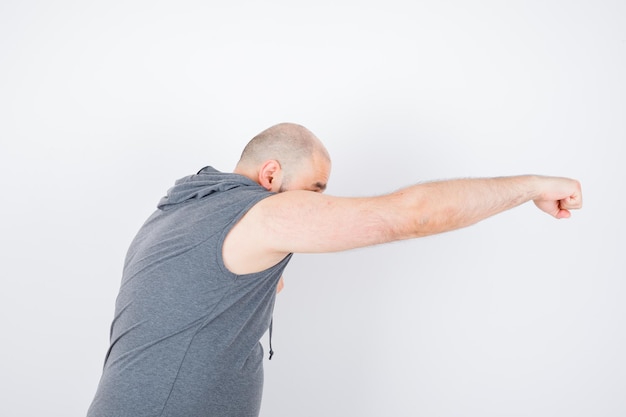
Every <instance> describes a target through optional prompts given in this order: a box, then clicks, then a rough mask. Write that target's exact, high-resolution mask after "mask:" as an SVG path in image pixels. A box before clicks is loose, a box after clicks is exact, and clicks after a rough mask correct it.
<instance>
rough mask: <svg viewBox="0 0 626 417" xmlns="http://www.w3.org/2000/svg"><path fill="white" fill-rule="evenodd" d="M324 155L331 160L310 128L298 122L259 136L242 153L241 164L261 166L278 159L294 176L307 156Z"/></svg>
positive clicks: (278, 126) (283, 124)
mask: <svg viewBox="0 0 626 417" xmlns="http://www.w3.org/2000/svg"><path fill="white" fill-rule="evenodd" d="M316 154H320V155H322V156H324V157H326V158H327V159H328V160H330V157H329V156H328V152H327V151H326V149H325V148H324V146H323V145H322V143H321V142H320V141H319V139H317V137H316V136H315V135H314V134H313V133H312V132H311V131H310V130H308V129H307V128H305V127H304V126H301V125H299V124H295V123H280V124H277V125H274V126H272V127H270V128H268V129H265V130H264V131H262V132H261V133H259V134H258V135H256V136H255V137H254V138H252V140H250V142H248V144H247V145H246V147H245V148H244V150H243V152H242V153H241V158H240V160H239V164H242V165H245V166H258V165H259V164H262V163H263V162H265V161H268V160H271V159H274V160H276V161H278V163H280V166H281V169H282V170H283V171H284V172H285V174H286V175H287V176H291V175H292V174H293V173H294V172H295V171H296V170H297V167H298V165H299V164H300V163H301V162H302V161H303V160H305V159H306V158H313V157H314V156H315V155H316Z"/></svg>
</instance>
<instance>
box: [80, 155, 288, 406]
mask: <svg viewBox="0 0 626 417" xmlns="http://www.w3.org/2000/svg"><path fill="white" fill-rule="evenodd" d="M269 195H271V193H269V192H268V191H266V190H265V189H264V188H262V187H261V186H259V185H258V184H256V183H254V182H253V181H250V180H249V179H247V178H245V177H243V176H240V175H236V174H226V173H220V172H218V171H216V170H215V169H213V168H211V167H207V168H204V169H203V170H201V171H200V172H199V173H198V174H197V175H191V176H188V177H185V178H182V179H180V180H178V181H177V182H176V184H175V185H174V187H172V188H171V189H170V190H169V191H168V193H167V196H166V197H163V198H162V199H161V201H160V202H159V204H158V210H157V211H156V212H155V213H154V214H153V215H152V216H150V218H149V219H148V220H147V221H146V223H145V224H144V225H143V226H142V228H141V229H140V230H139V232H138V234H137V236H136V237H135V239H134V240H133V242H132V243H131V246H130V248H129V250H128V254H127V257H126V261H125V264H124V271H123V277H122V283H121V288H120V292H119V295H118V297H117V301H116V308H115V317H114V320H113V324H112V325H111V346H110V348H109V351H108V352H107V356H106V360H105V365H104V370H103V374H102V378H101V380H100V383H99V386H98V390H97V392H96V395H95V398H94V400H93V402H92V404H91V407H90V408H89V411H88V417H144V416H145V417H147V416H150V417H156V416H163V417H165V416H167V417H174V416H176V417H196V416H197V417H200V416H211V417H231V416H232V417H235V416H236V417H256V416H257V415H258V413H259V408H260V403H261V394H262V388H263V363H262V362H263V348H262V346H261V343H260V342H259V340H260V339H261V337H262V336H263V334H264V333H265V332H266V330H267V328H268V326H269V323H270V320H271V316H272V310H273V307H274V300H275V296H276V285H277V283H278V280H279V279H280V276H281V274H282V271H283V269H284V268H285V266H286V265H287V263H288V261H289V259H290V258H291V255H289V256H287V257H286V258H285V259H284V260H283V261H282V262H280V263H279V264H278V265H276V266H274V267H272V268H270V269H268V270H266V271H263V272H260V273H255V274H248V275H235V274H233V273H231V272H230V271H228V270H227V269H226V267H225V266H224V263H223V260H222V243H223V241H224V238H225V237H226V234H227V233H228V231H229V230H230V229H231V228H232V226H234V224H235V223H236V222H237V221H238V220H239V219H240V218H241V217H242V216H243V215H244V214H245V213H246V212H247V211H248V210H249V209H250V208H251V207H252V206H253V205H254V204H256V203H257V202H259V201H260V200H261V199H263V198H265V197H267V196H269Z"/></svg>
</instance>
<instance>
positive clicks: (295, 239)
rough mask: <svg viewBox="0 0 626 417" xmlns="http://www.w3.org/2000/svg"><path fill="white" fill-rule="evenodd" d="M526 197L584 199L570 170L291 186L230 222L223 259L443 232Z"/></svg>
mask: <svg viewBox="0 0 626 417" xmlns="http://www.w3.org/2000/svg"><path fill="white" fill-rule="evenodd" d="M528 201H534V202H535V204H536V205H537V207H539V208H540V209H541V210H543V211H544V212H546V213H548V214H550V215H552V216H554V217H556V218H566V217H569V216H570V210H571V209H578V208H580V207H581V206H582V193H581V187H580V184H579V183H578V181H575V180H572V179H568V178H558V177H541V176H531V175H528V176H516V177H500V178H482V179H458V180H449V181H438V182H430V183H422V184H417V185H413V186H411V187H407V188H404V189H402V190H399V191H397V192H394V193H391V194H387V195H383V196H378V197H367V198H341V197H332V196H325V195H321V194H318V193H314V192H310V191H287V192H284V193H279V194H276V195H273V196H271V197H268V198H266V199H264V200H262V201H261V202H259V203H258V204H257V205H256V206H254V207H253V208H252V209H251V210H250V211H249V212H248V213H247V214H246V215H245V216H244V218H243V219H242V220H241V221H240V223H238V224H237V225H236V226H235V228H233V230H232V231H231V232H230V233H229V235H228V237H227V240H226V242H225V244H224V260H225V262H226V264H227V266H228V267H229V268H230V269H231V270H232V271H233V272H236V273H246V272H254V271H260V270H262V269H265V268H268V267H270V266H272V265H275V264H276V263H278V262H279V261H280V260H281V259H282V258H284V257H285V256H286V255H287V254H288V253H291V252H309V253H311V252H336V251H342V250H347V249H352V248H357V247H364V246H371V245H376V244H380V243H386V242H392V241H396V240H403V239H410V238H416V237H422V236H428V235H432V234H436V233H443V232H447V231H451V230H455V229H459V228H462V227H466V226H469V225H472V224H474V223H476V222H478V221H480V220H483V219H485V218H488V217H490V216H493V215H495V214H498V213H500V212H502V211H505V210H508V209H511V208H513V207H516V206H518V205H520V204H522V203H525V202H528ZM235 248H236V249H235Z"/></svg>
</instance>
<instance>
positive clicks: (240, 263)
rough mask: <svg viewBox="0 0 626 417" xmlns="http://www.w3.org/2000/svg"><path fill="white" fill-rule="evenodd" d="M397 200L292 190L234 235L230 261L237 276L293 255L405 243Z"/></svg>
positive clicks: (253, 212)
mask: <svg viewBox="0 0 626 417" xmlns="http://www.w3.org/2000/svg"><path fill="white" fill-rule="evenodd" d="M392 199H393V195H388V196H381V197H367V198H345V197H333V196H327V195H323V194H320V193H315V192H310V191H286V192H283V193H278V194H275V195H273V196H270V197H268V198H266V199H264V200H261V201H260V202H259V203H257V204H256V205H255V206H254V207H253V208H252V209H250V211H249V212H248V213H246V215H245V216H244V217H243V218H242V219H241V220H240V221H239V223H238V224H237V225H235V227H234V228H233V229H232V230H231V231H230V233H229V234H228V236H227V238H226V241H225V242H224V249H223V251H224V253H223V255H224V261H225V263H226V266H227V267H228V268H229V269H231V270H232V271H233V272H235V273H247V272H256V271H260V270H263V269H265V268H268V267H270V266H273V265H275V264H276V263H278V262H280V260H281V259H283V258H284V257H285V256H286V255H287V254H288V253H292V252H293V253H298V252H299V253H319V252H336V251H342V250H347V249H353V248H357V247H364V246H370V245H375V244H379V243H384V242H389V241H392V240H397V239H400V238H402V233H401V229H402V227H401V220H402V217H403V216H401V215H399V213H398V212H397V210H396V209H397V208H398V207H394V204H393V201H392Z"/></svg>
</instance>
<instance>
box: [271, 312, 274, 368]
mask: <svg viewBox="0 0 626 417" xmlns="http://www.w3.org/2000/svg"><path fill="white" fill-rule="evenodd" d="M272 327H274V317H272V320H271V321H270V360H272V356H274V350H273V349H272Z"/></svg>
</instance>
